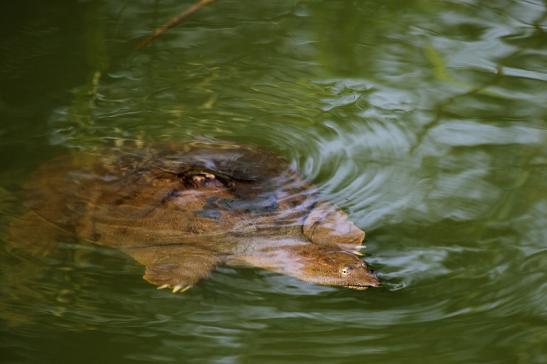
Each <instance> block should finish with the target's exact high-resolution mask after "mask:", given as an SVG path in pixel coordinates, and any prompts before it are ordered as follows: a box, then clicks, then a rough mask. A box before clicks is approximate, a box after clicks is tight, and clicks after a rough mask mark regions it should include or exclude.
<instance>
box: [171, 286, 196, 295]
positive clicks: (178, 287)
mask: <svg viewBox="0 0 547 364" xmlns="http://www.w3.org/2000/svg"><path fill="white" fill-rule="evenodd" d="M191 287H192V286H191V285H188V286H186V287H183V286H182V285H181V284H177V285H176V286H175V287H173V293H177V292H180V293H183V292H186V291H188V290H189V289H190V288H191Z"/></svg>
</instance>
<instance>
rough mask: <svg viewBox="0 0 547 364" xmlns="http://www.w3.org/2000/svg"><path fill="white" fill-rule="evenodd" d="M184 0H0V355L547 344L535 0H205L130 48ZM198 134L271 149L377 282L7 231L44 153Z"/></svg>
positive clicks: (325, 358) (476, 356)
mask: <svg viewBox="0 0 547 364" xmlns="http://www.w3.org/2000/svg"><path fill="white" fill-rule="evenodd" d="M191 3H192V2H191V1H180V0H165V1H144V0H135V1H116V0H102V1H91V0H90V1H74V0H73V1H70V0H58V1H54V2H50V1H37V0H23V1H17V2H16V1H11V2H8V1H4V2H3V3H2V5H0V18H1V21H0V29H1V30H2V33H1V34H2V37H0V232H1V233H0V362H2V363H352V364H353V363H375V364H382V363H405V364H410V363H466V364H470V363H523V364H524V363H526V364H528V363H538V364H539V363H547V308H546V307H547V182H546V180H547V173H546V167H547V107H546V104H547V82H546V81H547V61H546V60H547V34H546V31H547V4H546V3H545V2H542V1H540V0H521V1H508V0H499V1H498V0H496V1H480V0H465V1H460V0H458V1H456V0H453V1H426V0H404V1H403V0H400V1H367V0H354V1H338V0H325V1H304V0H301V1H297V0H283V1H241V0H239V1H235V0H219V1H217V2H216V3H214V4H212V5H210V6H209V7H207V8H205V9H202V10H201V11H200V12H198V13H197V14H195V15H194V16H193V17H191V18H190V19H188V21H187V22H185V23H184V24H183V25H181V26H179V27H177V28H175V29H172V30H171V31H169V32H168V33H166V34H164V35H163V36H162V37H160V38H159V39H158V40H157V41H155V42H154V43H152V44H151V45H150V46H148V47H146V48H144V49H140V50H137V49H135V44H136V42H137V41H138V39H139V38H141V37H142V36H144V35H146V34H147V33H148V32H149V31H150V30H151V29H153V28H154V27H155V26H158V25H160V24H161V23H163V22H165V21H166V20H167V19H169V18H170V17H172V16H174V15H175V14H176V13H177V12H179V11H181V10H182V9H183V8H184V7H185V6H188V5H190V4H191ZM195 139H208V140H227V141H231V142H237V143H250V144H255V145H260V146H263V147H265V148H268V149H271V150H274V151H276V152H277V153H279V154H281V155H283V156H284V157H285V158H286V159H288V160H289V161H291V162H292V163H293V164H294V165H295V166H296V168H297V169H298V171H299V172H300V173H301V174H302V175H304V176H305V177H307V178H309V179H311V180H312V181H314V183H316V184H317V185H318V186H319V187H320V189H321V190H322V192H323V193H324V195H325V196H326V197H328V198H329V199H330V200H331V201H333V202H335V203H336V204H337V205H338V206H340V207H341V208H343V209H345V210H346V211H347V212H348V213H349V214H350V216H351V218H352V220H353V221H354V222H355V223H356V224H357V225H358V226H360V227H361V228H363V229H365V230H366V231H367V250H366V252H367V257H366V259H367V261H369V262H370V263H371V264H372V265H373V266H374V268H375V269H376V270H378V271H379V275H380V277H381V278H382V280H383V281H384V283H385V284H384V286H383V287H381V288H376V289H369V290H367V291H364V292H363V291H352V290H347V289H338V288H332V287H319V286H313V285H309V284H306V283H303V282H300V281H298V280H296V279H292V278H288V277H285V276H280V275H276V274H273V273H268V272H265V271H260V270H252V269H233V268H220V269H218V270H217V271H216V272H215V273H214V274H213V275H212V277H211V278H210V279H209V280H207V281H203V282H202V283H200V284H199V285H198V286H196V287H194V288H192V289H191V290H189V291H188V292H186V293H184V294H178V295H175V294H171V293H170V292H166V291H157V290H156V289H154V287H153V286H151V285H149V284H147V283H146V282H145V281H143V280H142V279H141V276H142V267H140V266H139V265H138V264H136V263H134V262H133V261H131V260H130V259H129V258H127V257H126V256H124V255H123V254H121V253H119V252H117V251H114V250H111V249H108V248H100V247H95V246H90V245H81V244H80V245H79V244H72V242H66V244H62V245H61V246H60V248H59V249H58V250H57V251H55V253H53V254H50V255H48V256H44V257H29V256H27V255H24V254H20V253H19V252H18V251H17V249H14V248H13V247H12V246H11V245H10V244H8V243H7V239H6V238H5V227H6V225H7V223H8V222H9V220H10V219H11V218H13V217H14V216H15V215H16V214H17V212H18V211H20V209H21V206H22V195H21V188H22V185H23V183H24V182H25V181H26V180H27V179H28V178H30V177H29V176H31V172H32V170H33V169H35V168H36V167H37V166H38V165H40V163H42V162H44V161H46V160H48V159H49V158H51V157H52V156H54V155H57V154H62V153H63V152H66V151H67V150H71V149H80V150H83V151H86V150H93V149H94V148H98V147H100V146H105V145H106V146H109V145H120V144H136V145H146V144H147V143H154V144H161V143H162V142H165V141H168V140H179V141H189V140H195Z"/></svg>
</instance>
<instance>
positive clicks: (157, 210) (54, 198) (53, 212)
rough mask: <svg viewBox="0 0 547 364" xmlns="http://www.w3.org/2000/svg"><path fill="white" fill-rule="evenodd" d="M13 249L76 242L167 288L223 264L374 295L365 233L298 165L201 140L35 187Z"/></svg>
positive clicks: (57, 170) (121, 156) (47, 169)
mask: <svg viewBox="0 0 547 364" xmlns="http://www.w3.org/2000/svg"><path fill="white" fill-rule="evenodd" d="M26 194H27V200H26V201H27V202H26V206H25V212H24V213H23V214H22V215H21V216H20V217H19V218H16V219H14V220H13V221H12V223H11V224H10V228H9V233H10V240H11V241H12V242H14V243H16V244H18V245H20V246H26V247H27V248H28V249H30V250H31V251H34V252H39V251H44V252H45V251H48V250H49V249H51V248H52V247H53V246H54V245H55V242H57V241H60V240H63V239H66V238H67V237H69V236H73V237H74V236H76V237H78V238H79V239H80V240H82V241H87V242H92V243H95V244H100V245H105V246H109V247H113V248H117V249H120V250H122V251H123V252H125V253H126V254H128V255H129V256H131V257H133V258H134V259H135V260H136V261H137V262H139V263H141V264H143V265H144V266H145V274H144V279H146V280H147V281H148V282H150V283H152V284H155V285H157V286H158V287H159V288H167V287H169V288H171V289H172V290H173V291H175V292H176V291H181V290H186V289H188V288H189V287H191V286H192V285H195V284H196V283H197V282H198V281H199V280H200V279H202V278H205V277H207V276H208V275H209V273H210V272H211V271H212V270H213V269H214V268H215V267H216V266H218V265H221V264H228V265H250V266H254V267H260V268H264V269H267V270H270V271H274V272H278V273H283V274H287V275H290V276H293V277H297V278H299V279H302V280H304V281H307V282H312V283H317V284H325V285H334V286H344V287H349V288H353V289H366V288H367V287H370V286H378V285H379V281H378V279H377V278H376V276H375V275H374V273H373V272H372V271H370V270H369V269H368V268H367V265H366V264H365V263H364V262H363V261H361V260H360V259H359V257H358V256H357V255H358V254H359V253H358V249H359V248H360V247H361V243H362V241H363V239H364V232H363V231H362V230H360V229H359V228H357V227H356V226H355V225H354V224H353V223H352V222H351V221H349V220H348V217H347V215H346V214H345V213H344V212H342V211H341V210H339V209H337V208H335V207H334V206H332V205H330V204H329V203H328V202H325V201H323V200H321V199H320V198H319V197H318V193H317V191H316V189H314V188H313V186H311V185H310V184H308V183H307V182H305V181H304V180H303V179H302V178H300V177H299V176H298V175H297V174H296V173H294V172H293V171H292V170H291V168H289V165H288V163H287V162H286V161H285V160H283V159H281V158H279V157H277V156H276V155H274V154H272V153H270V152H267V151H264V150H261V149H258V148H254V147H250V146H241V145H233V144H221V143H216V144H208V143H197V142H196V143H189V144H184V145H179V146H169V147H165V148H162V149H158V148H146V149H136V150H131V151H127V150H126V151H123V152H122V151H119V150H118V151H112V150H110V151H109V152H105V151H101V152H97V153H93V154H90V153H86V154H82V153H80V154H73V155H70V156H65V157H62V158H57V159H55V160H53V161H51V162H48V163H46V164H45V165H44V166H42V167H41V168H39V169H38V171H37V172H36V173H35V174H34V175H33V176H32V179H31V181H30V182H29V183H28V184H27V186H26Z"/></svg>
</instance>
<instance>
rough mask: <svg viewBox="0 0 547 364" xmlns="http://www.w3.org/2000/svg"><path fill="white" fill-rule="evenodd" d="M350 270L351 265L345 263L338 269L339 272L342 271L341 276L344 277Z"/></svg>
mask: <svg viewBox="0 0 547 364" xmlns="http://www.w3.org/2000/svg"><path fill="white" fill-rule="evenodd" d="M352 270H353V268H352V267H350V266H349V265H346V266H345V267H344V268H342V269H341V270H340V273H342V276H343V277H346V276H347V275H348V274H350V273H351V271H352Z"/></svg>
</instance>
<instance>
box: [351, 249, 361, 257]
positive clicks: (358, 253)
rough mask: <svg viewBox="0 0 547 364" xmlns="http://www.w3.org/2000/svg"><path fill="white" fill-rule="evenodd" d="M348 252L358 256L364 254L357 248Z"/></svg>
mask: <svg viewBox="0 0 547 364" xmlns="http://www.w3.org/2000/svg"><path fill="white" fill-rule="evenodd" d="M350 253H353V254H355V255H358V256H360V257H362V256H363V255H364V254H363V253H361V252H360V251H359V250H352V251H351V252H350Z"/></svg>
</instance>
